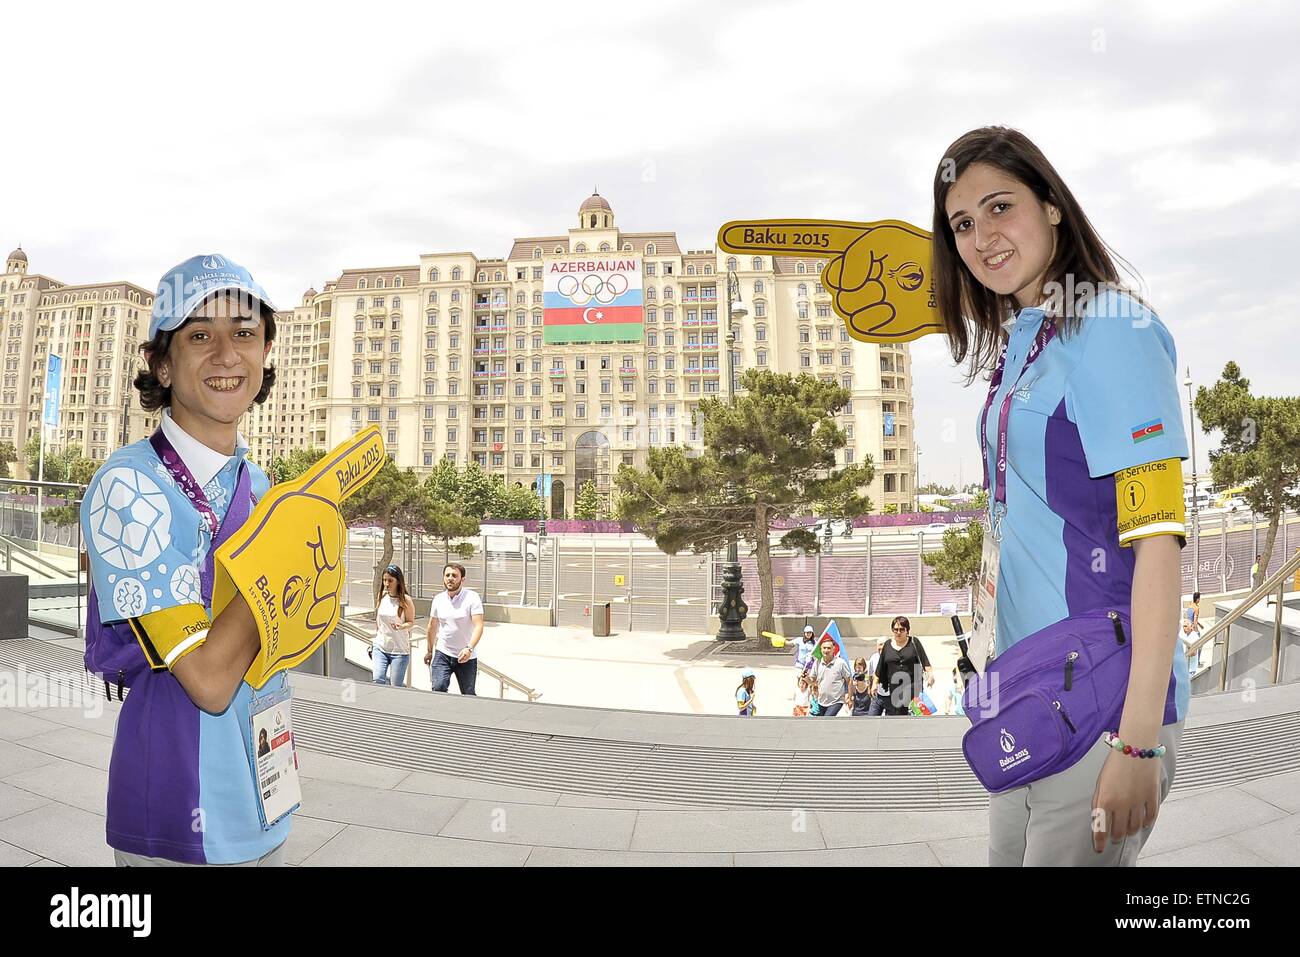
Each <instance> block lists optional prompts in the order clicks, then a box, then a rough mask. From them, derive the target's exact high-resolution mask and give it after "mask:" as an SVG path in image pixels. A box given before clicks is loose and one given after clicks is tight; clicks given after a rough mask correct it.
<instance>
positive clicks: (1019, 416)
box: [976, 290, 1191, 720]
mask: <svg viewBox="0 0 1300 957" xmlns="http://www.w3.org/2000/svg"><path fill="white" fill-rule="evenodd" d="M1083 315H1084V318H1083V321H1082V325H1081V326H1080V327H1079V329H1078V330H1077V331H1076V332H1075V333H1074V334H1073V335H1071V336H1069V337H1065V336H1063V335H1061V334H1059V333H1058V335H1056V336H1055V337H1054V338H1053V339H1052V340H1051V342H1049V343H1048V345H1047V347H1046V349H1045V350H1044V351H1043V353H1042V354H1041V355H1040V356H1039V357H1038V359H1037V360H1036V361H1035V362H1034V363H1033V364H1032V365H1030V366H1029V368H1028V369H1026V370H1025V373H1024V375H1023V377H1021V379H1020V381H1019V382H1016V381H1015V378H1016V373H1017V372H1019V371H1020V369H1021V367H1022V366H1023V365H1024V361H1025V356H1026V354H1027V352H1028V350H1029V347H1030V345H1031V343H1032V342H1033V340H1034V337H1035V335H1037V333H1038V330H1039V328H1040V326H1041V325H1042V322H1043V317H1044V313H1043V310H1042V309H1041V308H1030V309H1023V310H1021V311H1020V313H1019V315H1018V316H1017V317H1016V320H1015V325H1014V326H1013V327H1012V329H1011V331H1010V338H1009V341H1008V343H1007V356H1006V375H1005V376H1004V377H1003V381H1002V384H1001V386H1000V387H999V388H998V390H997V393H996V395H995V396H994V399H993V405H992V412H991V413H990V415H989V416H988V421H987V426H986V428H987V434H986V439H987V446H986V448H987V450H988V462H987V468H988V470H989V472H988V474H989V475H995V474H996V472H995V468H996V462H995V461H994V458H995V457H996V455H997V419H998V415H997V410H998V409H1000V408H1001V404H1002V401H1003V399H1004V398H1005V396H1006V394H1007V392H1008V391H1009V390H1012V389H1014V390H1015V394H1014V397H1013V398H1012V400H1011V414H1010V418H1009V422H1008V427H1007V470H1006V491H1007V514H1006V517H1005V519H1004V520H1003V522H1002V545H1001V554H1000V568H999V573H998V588H997V628H996V635H997V637H996V651H997V653H998V654H1002V653H1004V652H1005V651H1006V650H1007V649H1008V648H1010V647H1011V646H1012V645H1014V644H1015V643H1016V642H1018V641H1020V640H1021V639H1022V638H1025V637H1027V636H1029V635H1032V634H1034V633H1035V632H1037V631H1039V630H1041V629H1043V628H1046V627H1047V626H1048V625H1051V624H1054V623H1055V622H1058V621H1060V620H1061V619H1063V618H1068V617H1070V616H1071V615H1075V614H1079V613H1081V612H1084V611H1088V610H1095V609H1103V608H1104V609H1112V608H1113V609H1116V610H1119V611H1123V612H1128V611H1129V610H1130V607H1131V605H1132V590H1133V568H1134V556H1133V549H1132V548H1127V547H1121V545H1120V534H1119V530H1118V509H1117V505H1116V483H1115V473H1116V472H1119V471H1122V470H1124V469H1128V468H1133V467H1135V466H1140V465H1145V464H1147V463H1151V462H1159V461H1161V460H1166V459H1185V458H1187V438H1186V435H1185V433H1184V429H1183V419H1182V412H1181V408H1180V404H1179V398H1178V382H1177V374H1176V358H1175V352H1174V341H1173V337H1172V336H1171V335H1170V334H1169V330H1168V329H1166V328H1165V326H1164V323H1162V322H1161V321H1160V319H1159V318H1157V317H1156V315H1155V314H1154V313H1152V312H1151V311H1150V310H1148V309H1147V308H1146V307H1144V306H1143V305H1142V304H1141V303H1139V302H1137V301H1136V300H1135V299H1133V298H1132V297H1131V296H1129V295H1127V294H1126V293H1123V292H1121V291H1117V290H1105V291H1102V292H1100V293H1098V294H1097V295H1096V296H1095V297H1094V298H1093V299H1092V300H1091V301H1089V303H1088V304H1087V306H1086V307H1085V308H1084V310H1083ZM978 428H979V426H978V420H977V425H976V431H977V434H978ZM1179 481H1180V482H1181V476H1180V479H1179ZM1173 524H1175V523H1170V526H1169V527H1168V528H1166V529H1163V530H1164V531H1169V532H1175V533H1177V532H1178V530H1177V529H1174V528H1173V527H1172V525H1173ZM1126 541H1127V536H1126ZM1171 627H1172V626H1171ZM1173 670H1174V678H1175V685H1176V694H1175V703H1176V707H1177V714H1178V720H1182V719H1183V718H1184V717H1186V715H1187V704H1188V699H1189V697H1190V693H1191V690H1190V681H1189V679H1188V672H1187V661H1186V658H1185V657H1184V656H1183V655H1181V654H1178V653H1175V655H1174V664H1173Z"/></svg>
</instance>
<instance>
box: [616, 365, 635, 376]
mask: <svg viewBox="0 0 1300 957" xmlns="http://www.w3.org/2000/svg"><path fill="white" fill-rule="evenodd" d="M618 374H619V375H636V366H620V367H619V370H618Z"/></svg>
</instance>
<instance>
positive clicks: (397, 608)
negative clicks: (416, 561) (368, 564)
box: [371, 565, 415, 688]
mask: <svg viewBox="0 0 1300 957" xmlns="http://www.w3.org/2000/svg"><path fill="white" fill-rule="evenodd" d="M382 581H383V584H382V585H381V586H380V589H379V600H378V602H377V603H376V606H375V641H374V644H373V646H372V651H371V658H372V659H373V662H374V678H375V684H377V685H386V684H389V683H390V682H389V680H388V676H389V669H390V668H391V669H392V679H393V680H392V682H391V683H392V684H394V685H396V686H397V687H399V688H400V687H402V686H403V685H405V684H406V669H407V668H408V667H410V664H411V629H412V628H414V627H415V602H413V601H411V596H410V595H408V594H407V593H406V576H405V575H403V574H402V570H401V569H400V568H398V567H397V566H396V565H389V566H388V567H387V568H385V569H384V577H383V580H382Z"/></svg>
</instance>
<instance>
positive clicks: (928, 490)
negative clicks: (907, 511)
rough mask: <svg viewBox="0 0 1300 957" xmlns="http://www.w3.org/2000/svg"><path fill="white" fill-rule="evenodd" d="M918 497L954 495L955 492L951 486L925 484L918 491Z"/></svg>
mask: <svg viewBox="0 0 1300 957" xmlns="http://www.w3.org/2000/svg"><path fill="white" fill-rule="evenodd" d="M917 494H919V495H956V494H957V490H956V489H955V488H953V487H952V486H951V485H940V484H939V483H938V482H927V483H926V484H925V485H922V486H921V487H920V488H919V489H918V490H917Z"/></svg>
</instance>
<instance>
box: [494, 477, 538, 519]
mask: <svg viewBox="0 0 1300 957" xmlns="http://www.w3.org/2000/svg"><path fill="white" fill-rule="evenodd" d="M492 517H493V518H510V519H538V518H541V517H542V500H541V499H540V498H538V497H537V495H536V493H535V492H533V490H532V489H530V488H526V487H524V486H522V485H509V486H505V487H504V488H502V490H501V497H500V501H499V502H498V504H497V508H496V511H495V513H494V514H493V516H492Z"/></svg>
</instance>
